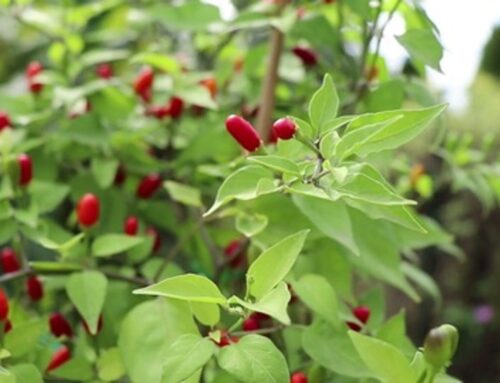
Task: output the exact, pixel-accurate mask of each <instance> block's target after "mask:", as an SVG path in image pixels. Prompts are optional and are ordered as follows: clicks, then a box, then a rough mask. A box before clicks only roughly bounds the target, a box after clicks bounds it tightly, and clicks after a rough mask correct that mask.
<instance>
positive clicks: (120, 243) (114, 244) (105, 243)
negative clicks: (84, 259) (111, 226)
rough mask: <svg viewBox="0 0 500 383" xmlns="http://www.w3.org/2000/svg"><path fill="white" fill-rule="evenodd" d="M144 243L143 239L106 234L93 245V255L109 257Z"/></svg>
mask: <svg viewBox="0 0 500 383" xmlns="http://www.w3.org/2000/svg"><path fill="white" fill-rule="evenodd" d="M143 241H144V238H143V237H139V236H130V235H126V234H104V235H101V236H99V237H97V238H96V239H95V241H94V242H93V243H92V255H94V256H95V257H109V256H111V255H114V254H119V253H123V252H124V251H127V250H130V249H131V248H133V247H135V246H137V245H138V244H140V243H141V242H143Z"/></svg>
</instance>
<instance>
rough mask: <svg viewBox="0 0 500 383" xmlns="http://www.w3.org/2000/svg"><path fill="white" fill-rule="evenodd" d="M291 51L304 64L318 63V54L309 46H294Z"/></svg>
mask: <svg viewBox="0 0 500 383" xmlns="http://www.w3.org/2000/svg"><path fill="white" fill-rule="evenodd" d="M292 52H293V54H294V55H295V56H297V57H298V58H299V59H300V60H301V61H302V64H304V65H305V66H308V67H311V66H315V65H316V64H317V63H318V55H317V54H316V52H315V51H314V50H312V49H311V48H308V47H301V46H296V47H295V48H293V49H292Z"/></svg>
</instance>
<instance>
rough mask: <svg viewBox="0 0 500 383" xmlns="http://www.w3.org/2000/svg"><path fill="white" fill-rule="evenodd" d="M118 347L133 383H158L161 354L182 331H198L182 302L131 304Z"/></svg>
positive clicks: (163, 300)
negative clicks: (131, 307)
mask: <svg viewBox="0 0 500 383" xmlns="http://www.w3.org/2000/svg"><path fill="white" fill-rule="evenodd" d="M119 331H120V333H119V337H118V348H119V349H120V353H121V356H122V359H123V364H124V366H125V369H126V370H127V375H128V377H129V379H130V380H131V381H132V382H133V383H158V382H160V381H161V376H162V374H163V363H164V361H165V355H166V354H167V350H168V349H169V348H170V346H171V345H172V343H174V342H175V340H176V339H177V338H178V337H179V336H180V335H182V334H198V329H197V327H196V324H195V323H194V321H193V316H192V315H191V310H190V309H189V305H188V304H187V303H186V302H182V301H179V300H173V299H168V300H167V299H155V300H151V301H147V302H143V303H141V304H139V305H137V306H136V307H134V308H133V309H132V310H131V311H130V312H129V313H128V314H127V315H126V317H125V318H124V320H123V322H122V324H121V326H120V330H119Z"/></svg>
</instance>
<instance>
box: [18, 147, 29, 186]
mask: <svg viewBox="0 0 500 383" xmlns="http://www.w3.org/2000/svg"><path fill="white" fill-rule="evenodd" d="M17 162H18V164H19V185H21V186H27V185H29V183H30V182H31V179H32V178H33V163H32V161H31V157H30V156H28V155H27V154H20V155H19V156H18V157H17Z"/></svg>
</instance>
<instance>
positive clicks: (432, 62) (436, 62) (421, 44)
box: [397, 29, 443, 71]
mask: <svg viewBox="0 0 500 383" xmlns="http://www.w3.org/2000/svg"><path fill="white" fill-rule="evenodd" d="M397 39H398V41H399V43H400V44H401V45H402V46H403V47H405V49H406V50H407V51H408V53H409V54H410V56H411V57H412V59H414V60H417V61H420V62H422V63H424V64H425V65H429V66H430V67H431V68H434V69H436V70H438V71H441V66H440V62H441V59H442V58H443V46H442V45H441V43H440V42H439V40H438V39H437V37H436V35H435V34H434V32H432V31H431V30H428V29H409V30H407V31H406V32H405V34H403V35H401V36H398V37H397Z"/></svg>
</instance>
